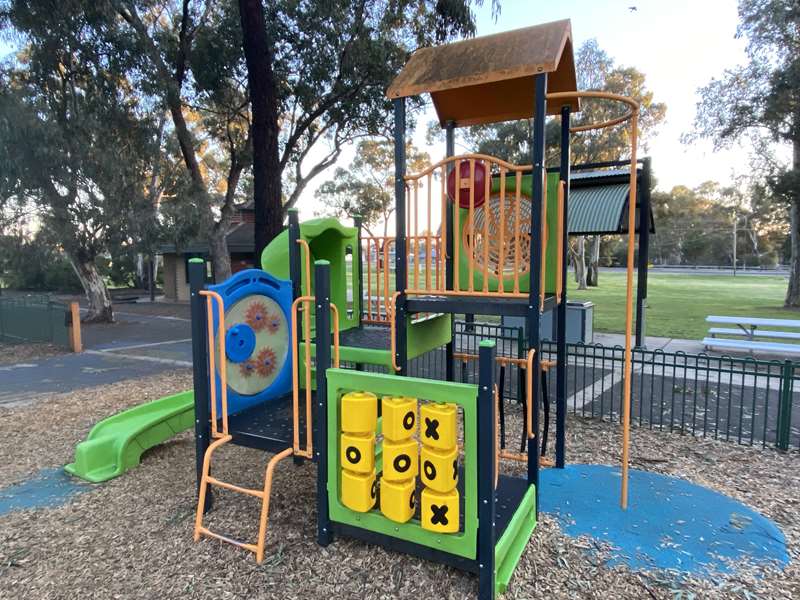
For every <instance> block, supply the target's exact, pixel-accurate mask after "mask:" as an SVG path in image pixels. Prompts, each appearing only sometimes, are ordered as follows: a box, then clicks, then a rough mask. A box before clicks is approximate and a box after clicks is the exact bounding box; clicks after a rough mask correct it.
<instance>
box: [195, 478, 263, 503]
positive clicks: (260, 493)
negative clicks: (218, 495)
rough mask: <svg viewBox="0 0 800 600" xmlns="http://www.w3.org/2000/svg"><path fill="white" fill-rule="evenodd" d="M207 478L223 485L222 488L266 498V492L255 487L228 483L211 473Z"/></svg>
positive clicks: (220, 485)
mask: <svg viewBox="0 0 800 600" xmlns="http://www.w3.org/2000/svg"><path fill="white" fill-rule="evenodd" d="M206 480H207V481H208V483H210V484H211V485H215V486H217V487H221V488H224V489H226V490H230V491H232V492H239V493H240V494H245V495H247V496H252V497H253V498H262V499H263V498H264V492H263V491H262V490H253V489H250V488H245V487H241V486H238V485H234V484H232V483H227V482H225V481H220V480H219V479H217V478H216V477H211V475H209V476H208V477H206Z"/></svg>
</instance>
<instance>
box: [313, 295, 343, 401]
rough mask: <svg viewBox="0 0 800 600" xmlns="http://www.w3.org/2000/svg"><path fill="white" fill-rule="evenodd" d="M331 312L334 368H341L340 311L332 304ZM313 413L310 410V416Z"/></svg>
mask: <svg viewBox="0 0 800 600" xmlns="http://www.w3.org/2000/svg"><path fill="white" fill-rule="evenodd" d="M331 312H332V313H333V366H334V368H336V369H338V368H339V309H338V308H336V305H335V304H333V303H331ZM310 414H311V411H310V410H309V415H310Z"/></svg>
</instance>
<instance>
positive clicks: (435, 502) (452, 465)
mask: <svg viewBox="0 0 800 600" xmlns="http://www.w3.org/2000/svg"><path fill="white" fill-rule="evenodd" d="M419 412H420V439H421V440H422V450H421V452H420V461H419V462H420V466H419V470H420V478H421V479H422V483H423V484H424V485H425V488H424V489H423V490H422V494H421V515H420V518H421V523H422V528H423V529H427V530H429V531H435V532H437V533H457V532H458V528H459V501H458V500H459V497H458V488H457V485H458V444H457V433H458V431H457V428H458V421H457V418H458V409H457V407H456V405H455V404H434V403H428V404H425V405H423V406H422V407H421V408H420V411H419Z"/></svg>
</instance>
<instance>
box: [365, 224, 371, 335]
mask: <svg viewBox="0 0 800 600" xmlns="http://www.w3.org/2000/svg"><path fill="white" fill-rule="evenodd" d="M366 242H367V318H368V319H370V320H371V319H372V240H370V239H367V240H366Z"/></svg>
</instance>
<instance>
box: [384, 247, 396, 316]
mask: <svg viewBox="0 0 800 600" xmlns="http://www.w3.org/2000/svg"><path fill="white" fill-rule="evenodd" d="M389 243H390V242H389V240H388V239H387V240H385V241H384V242H383V312H384V314H385V315H388V311H389ZM394 251H395V254H397V253H398V252H400V249H399V248H398V247H397V244H396V243H395V245H394Z"/></svg>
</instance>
